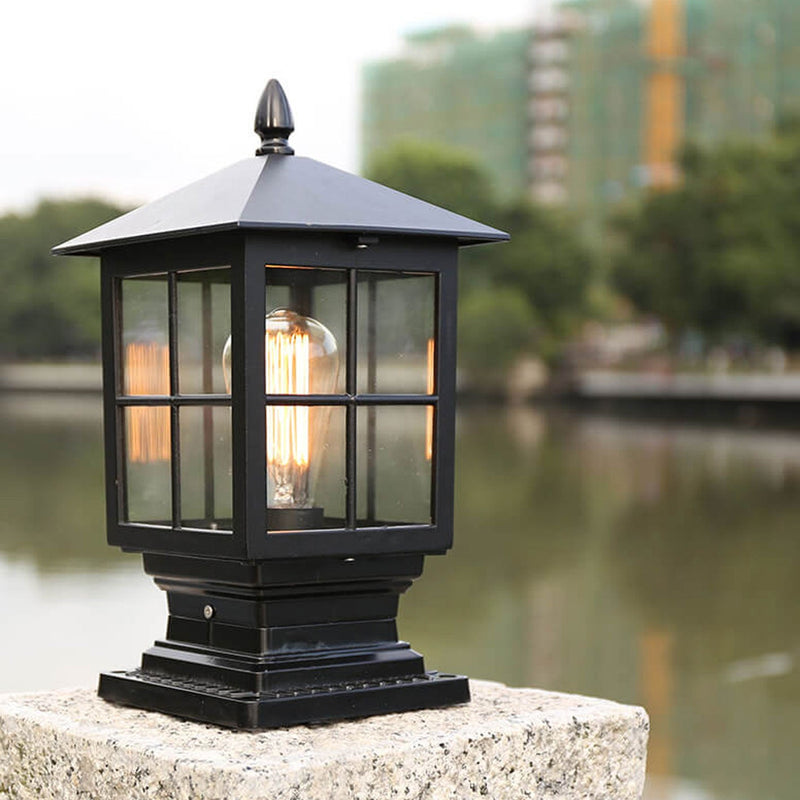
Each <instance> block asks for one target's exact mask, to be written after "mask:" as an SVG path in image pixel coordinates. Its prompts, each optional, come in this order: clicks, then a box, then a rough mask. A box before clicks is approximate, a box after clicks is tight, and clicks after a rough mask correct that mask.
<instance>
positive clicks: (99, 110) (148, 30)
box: [0, 0, 549, 213]
mask: <svg viewBox="0 0 800 800" xmlns="http://www.w3.org/2000/svg"><path fill="white" fill-rule="evenodd" d="M547 5H549V0H402V1H401V0H329V1H328V2H321V1H320V0H283V1H282V2H280V1H279V2H276V3H269V2H264V1H263V0H261V2H253V1H252V0H223V1H222V2H215V3H213V4H212V3H209V2H203V0H192V2H188V1H187V0H128V2H124V3H123V2H119V0H27V1H26V2H24V3H12V4H10V5H8V7H7V8H5V10H4V13H3V17H4V19H3V25H2V30H0V213H2V212H5V211H8V210H16V209H23V208H25V207H27V206H30V205H31V204H32V203H33V202H35V201H36V200H37V199H38V198H39V197H42V196H59V195H69V194H84V195H85V194H90V193H95V194H101V195H104V196H106V197H109V198H112V199H116V200H118V201H123V202H134V203H136V202H143V201H147V200H153V199H155V198H156V197H159V196H161V195H163V194H165V193H167V192H169V191H171V190H173V189H175V188H177V187H179V186H182V185H184V184H186V183H189V182H191V181H193V180H195V179H197V178H200V177H202V176H204V175H206V174H208V173H210V172H213V171H215V170H217V169H220V168H222V167H224V166H227V165H228V164H230V163H232V162H234V161H237V160H239V159H241V158H246V157H248V156H251V155H253V151H254V150H255V147H256V146H257V144H258V139H257V137H256V135H255V134H254V133H253V132H252V126H253V116H254V112H255V107H256V104H257V102H258V98H259V96H260V94H261V91H262V89H263V87H264V85H265V84H266V81H267V79H268V78H270V77H276V78H278V79H279V80H280V81H281V83H282V84H283V86H284V89H285V90H286V93H287V95H288V97H289V102H290V103H291V106H292V110H293V112H294V117H295V125H296V128H297V130H296V132H295V134H294V135H293V136H292V140H291V141H292V144H293V145H294V147H295V150H296V151H297V153H298V154H300V155H308V156H311V157H312V158H316V159H319V160H320V161H325V162H327V163H329V164H332V165H333V166H338V167H341V168H343V169H347V170H350V171H356V170H357V169H358V167H359V158H358V115H359V107H358V103H359V75H360V67H361V65H362V64H363V63H364V62H366V61H369V60H373V59H378V58H383V57H386V56H389V55H391V54H393V53H396V52H398V51H399V50H400V48H401V43H402V37H403V34H404V33H408V32H410V31H415V30H421V29H426V28H430V27H433V26H436V25H439V24H444V23H449V22H467V23H471V24H474V25H475V26H477V27H479V28H485V29H489V30H491V29H492V28H502V27H510V26H514V25H519V24H524V23H526V22H529V21H530V20H531V19H532V18H533V17H534V15H535V14H537V13H540V11H541V9H543V8H545V7H546V6H547Z"/></svg>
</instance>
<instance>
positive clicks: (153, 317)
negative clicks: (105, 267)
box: [121, 275, 169, 395]
mask: <svg viewBox="0 0 800 800" xmlns="http://www.w3.org/2000/svg"><path fill="white" fill-rule="evenodd" d="M121 357H122V392H123V394H126V395H168V394H169V314H168V305H167V276H166V275H155V276H147V277H144V278H125V279H123V281H122V354H121Z"/></svg>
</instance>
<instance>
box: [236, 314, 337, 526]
mask: <svg viewBox="0 0 800 800" xmlns="http://www.w3.org/2000/svg"><path fill="white" fill-rule="evenodd" d="M264 349H265V360H266V363H265V367H266V392H267V394H273V395H281V394H286V395H304V394H333V393H334V392H335V391H336V381H337V378H338V375H339V352H338V347H337V344H336V339H335V338H334V336H333V334H332V333H331V332H330V331H329V330H328V329H327V328H326V327H325V326H324V325H323V324H322V323H321V322H318V321H317V320H315V319H312V318H311V317H306V316H303V315H302V314H298V313H297V312H295V311H291V310H289V309H286V308H276V309H275V310H274V311H271V312H270V313H269V314H268V315H267V318H266V320H265V326H264ZM222 366H223V371H224V373H225V385H226V387H227V389H228V391H229V392H230V375H231V340H230V337H228V341H227V342H226V344H225V349H224V351H223V355H222ZM330 411H331V409H330V406H314V407H311V406H304V405H294V404H292V405H269V406H267V409H266V414H267V441H266V452H267V506H268V507H269V508H270V509H312V508H313V505H314V498H313V490H314V485H315V483H316V478H317V474H318V471H319V466H320V461H321V456H322V450H323V448H324V447H325V443H326V439H327V428H328V422H329V420H330ZM298 519H300V518H299V517H298ZM287 524H288V523H287ZM300 527H306V525H300Z"/></svg>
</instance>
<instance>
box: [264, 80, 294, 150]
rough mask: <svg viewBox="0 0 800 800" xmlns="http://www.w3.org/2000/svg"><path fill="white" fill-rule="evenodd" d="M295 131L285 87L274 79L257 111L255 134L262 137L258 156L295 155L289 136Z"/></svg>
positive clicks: (269, 84)
mask: <svg viewBox="0 0 800 800" xmlns="http://www.w3.org/2000/svg"><path fill="white" fill-rule="evenodd" d="M293 130H294V120H293V119H292V109H291V108H289V101H288V100H287V99H286V95H285V94H284V91H283V87H282V86H281V85H280V84H279V83H278V81H276V80H275V79H274V78H273V79H272V80H271V81H270V82H269V83H268V84H267V88H266V89H264V93H263V94H262V95H261V100H259V101H258V109H256V127H255V132H256V133H257V134H258V135H259V136H260V137H261V147H259V148H258V150H256V155H257V156H265V155H269V154H270V153H282V154H283V155H287V156H291V155H294V150H293V149H292V148H291V147H290V146H289V142H288V139H289V136H290V134H291V133H292V131H293Z"/></svg>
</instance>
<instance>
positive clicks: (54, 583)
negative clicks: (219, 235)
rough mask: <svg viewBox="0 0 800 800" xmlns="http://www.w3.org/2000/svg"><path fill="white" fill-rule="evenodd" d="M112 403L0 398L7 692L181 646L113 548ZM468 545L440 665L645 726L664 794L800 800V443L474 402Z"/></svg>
mask: <svg viewBox="0 0 800 800" xmlns="http://www.w3.org/2000/svg"><path fill="white" fill-rule="evenodd" d="M101 447H102V444H101V428H100V416H99V401H97V400H95V399H94V398H92V399H88V400H87V399H80V400H78V399H67V398H42V399H32V398H27V399H23V398H20V397H16V398H8V397H7V398H0V508H2V517H0V608H2V612H1V613H0V641H2V642H3V647H2V654H3V655H2V657H1V658H0V691H23V690H35V689H47V688H56V687H62V686H70V685H76V684H84V685H88V684H92V683H93V682H94V681H95V677H96V673H97V672H98V671H99V670H100V669H107V668H120V667H125V666H132V665H133V664H135V662H136V661H137V660H138V657H139V653H140V652H141V650H142V649H144V648H145V647H146V646H147V645H149V643H150V642H151V641H152V640H153V639H154V638H156V637H158V636H160V635H161V634H162V633H163V630H162V629H163V624H164V617H165V607H164V601H163V598H162V596H161V593H160V592H159V591H158V590H157V589H156V588H155V586H153V584H152V583H151V582H150V581H149V580H148V579H147V578H146V577H145V576H144V575H143V573H142V572H141V569H140V566H139V559H138V558H137V557H134V556H125V555H122V554H120V553H119V552H117V551H116V550H114V549H112V548H109V547H107V546H106V544H105V541H104V530H103V508H102V502H103V487H102V453H101ZM457 463H458V469H457V487H456V500H457V502H456V508H457V515H456V521H457V528H456V546H455V549H454V551H453V552H452V553H451V554H450V555H449V556H448V557H447V558H445V559H442V558H433V559H429V561H428V564H427V567H426V572H425V574H424V576H423V578H422V580H421V581H419V582H418V584H417V585H415V586H414V587H413V588H412V589H411V591H410V592H409V593H408V595H407V596H406V597H405V598H404V600H403V602H402V604H401V614H400V623H401V633H402V635H403V636H404V637H405V638H408V639H410V640H411V641H412V642H413V643H414V645H415V646H416V647H417V648H418V649H420V650H421V651H422V652H424V653H425V655H426V656H427V660H428V664H429V666H431V667H436V668H440V669H444V670H454V671H462V672H466V673H467V674H469V675H471V676H472V677H479V678H488V679H493V680H498V681H503V682H505V683H508V684H511V685H532V686H538V687H543V688H548V689H554V690H563V691H569V692H578V693H582V694H591V695H599V696H603V697H608V698H612V699H617V700H620V701H623V702H634V703H641V704H643V705H645V706H646V707H647V708H648V710H649V712H650V715H651V720H652V737H651V743H650V756H649V764H650V767H649V780H648V790H647V798H648V800H793V799H794V798H795V797H796V796H797V786H796V783H797V779H796V756H797V743H798V742H799V741H800V629H799V628H798V625H797V619H798V615H799V614H800V581H798V578H797V565H798V564H799V563H800V434H798V433H789V432H787V433H782V432H776V431H772V432H757V431H748V430H737V429H721V428H720V429H708V428H703V427H693V426H689V425H683V426H682V425H661V424H656V423H645V422H641V421H637V422H635V423H633V422H625V421H621V420H613V419H610V418H601V417H589V416H578V415H570V414H566V413H558V412H548V413H542V412H539V411H537V410H533V409H515V410H508V411H505V410H498V409H497V408H485V409H484V408H468V409H464V410H462V411H461V412H460V414H459V428H458V450H457Z"/></svg>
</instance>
